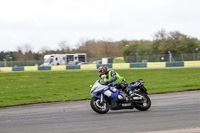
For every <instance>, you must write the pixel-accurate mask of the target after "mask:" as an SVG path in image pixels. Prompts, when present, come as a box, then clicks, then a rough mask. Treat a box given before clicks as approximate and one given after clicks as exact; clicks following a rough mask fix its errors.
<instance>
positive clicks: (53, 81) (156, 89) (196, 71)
mask: <svg viewBox="0 0 200 133" xmlns="http://www.w3.org/2000/svg"><path fill="white" fill-rule="evenodd" d="M116 71H117V72H118V73H119V74H120V75H121V76H124V77H125V79H126V80H127V81H128V82H129V83H130V82H132V81H136V80H138V79H139V78H142V79H144V80H145V82H146V83H145V87H146V88H147V89H148V92H149V93H150V94H152V93H165V92H175V91H184V90H191V89H200V82H199V81H200V68H181V69H126V70H116ZM96 79H98V73H97V70H84V71H82V70H80V71H37V72H10V73H0V107H4V106H11V105H21V104H30V103H41V102H51V101H67V100H81V99H90V98H91V95H90V87H89V85H91V84H93V83H94V82H95V81H96Z"/></svg>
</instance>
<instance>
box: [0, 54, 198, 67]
mask: <svg viewBox="0 0 200 133" xmlns="http://www.w3.org/2000/svg"><path fill="white" fill-rule="evenodd" d="M113 58H114V57H113ZM100 59H101V58H95V57H93V58H88V59H87V61H88V62H90V63H92V61H95V60H100ZM198 60H200V54H199V53H189V54H171V53H169V54H154V55H138V54H137V55H135V56H125V58H124V61H122V62H121V61H119V63H123V62H126V63H136V62H174V61H198ZM43 62H44V61H43V60H24V61H12V60H9V61H6V60H3V61H0V67H15V66H39V65H41V64H43ZM114 63H118V62H117V61H115V62H114Z"/></svg>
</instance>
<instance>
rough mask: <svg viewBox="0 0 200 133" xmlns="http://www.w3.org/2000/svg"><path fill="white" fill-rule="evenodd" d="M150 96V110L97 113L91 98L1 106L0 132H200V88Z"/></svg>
mask: <svg viewBox="0 0 200 133" xmlns="http://www.w3.org/2000/svg"><path fill="white" fill-rule="evenodd" d="M149 97H150V98H151V100H152V107H151V108H150V109H149V110H148V111H138V110H136V109H133V110H130V109H128V110H118V111H111V110H110V111H109V112H108V113H107V114H97V113H95V112H94V111H93V110H92V109H91V107H90V104H89V103H90V101H77V102H58V103H43V104H32V105H25V106H15V107H7V108H0V133H94V132H95V133H114V132H115V133H200V91H186V92H178V93H167V94H154V95H149Z"/></svg>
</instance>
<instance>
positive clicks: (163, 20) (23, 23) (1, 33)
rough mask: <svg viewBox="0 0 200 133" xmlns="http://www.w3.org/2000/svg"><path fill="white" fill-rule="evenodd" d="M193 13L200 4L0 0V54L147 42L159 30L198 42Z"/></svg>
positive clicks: (199, 20) (197, 0) (199, 26)
mask: <svg viewBox="0 0 200 133" xmlns="http://www.w3.org/2000/svg"><path fill="white" fill-rule="evenodd" d="M199 13H200V0H0V51H16V50H17V48H18V47H23V46H24V45H26V44H28V45H30V46H31V48H32V50H33V51H35V52H37V51H40V50H41V49H42V48H47V49H52V50H56V49H59V45H58V44H59V43H60V42H61V41H66V42H67V45H69V46H70V48H76V46H77V44H80V43H81V42H83V41H84V40H88V39H94V40H109V41H120V40H141V39H144V40H153V37H154V35H155V33H156V32H158V31H159V30H161V29H164V30H166V31H167V32H173V31H179V32H181V33H182V34H186V35H188V36H191V37H195V38H198V39H200V15H199Z"/></svg>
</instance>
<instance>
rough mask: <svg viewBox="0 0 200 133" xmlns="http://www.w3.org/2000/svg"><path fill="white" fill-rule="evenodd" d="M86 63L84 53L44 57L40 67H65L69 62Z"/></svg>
mask: <svg viewBox="0 0 200 133" xmlns="http://www.w3.org/2000/svg"><path fill="white" fill-rule="evenodd" d="M72 61H73V62H87V55H86V53H76V54H48V55H44V63H43V64H42V66H56V65H67V64H69V62H72Z"/></svg>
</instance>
